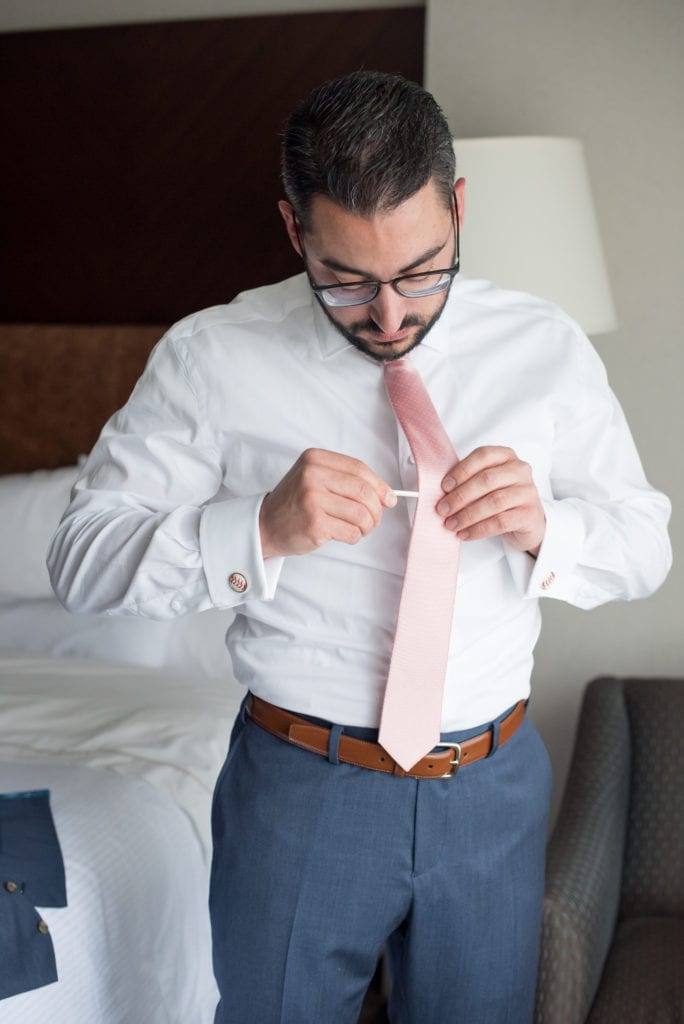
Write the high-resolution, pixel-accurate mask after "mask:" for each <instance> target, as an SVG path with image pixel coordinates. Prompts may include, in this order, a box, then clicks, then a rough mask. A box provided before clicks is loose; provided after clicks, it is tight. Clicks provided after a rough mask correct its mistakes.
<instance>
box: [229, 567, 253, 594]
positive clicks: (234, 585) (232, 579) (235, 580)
mask: <svg viewBox="0 0 684 1024" xmlns="http://www.w3.org/2000/svg"><path fill="white" fill-rule="evenodd" d="M228 586H229V587H230V589H231V590H234V591H235V593H236V594H244V592H245V590H247V587H248V586H249V584H248V583H247V577H246V576H244V575H243V574H242V573H241V572H231V574H230V576H229V577H228Z"/></svg>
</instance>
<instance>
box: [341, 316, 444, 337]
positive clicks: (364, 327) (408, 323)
mask: <svg viewBox="0 0 684 1024" xmlns="http://www.w3.org/2000/svg"><path fill="white" fill-rule="evenodd" d="M425 323H426V321H425V320H424V319H422V318H421V317H419V316H405V317H404V319H403V320H402V322H401V327H399V330H400V331H404V330H406V328H407V327H425ZM351 330H352V331H370V332H371V334H384V333H385V332H384V331H383V330H382V329H381V328H380V327H378V325H377V324H376V322H375V320H372V319H371V318H370V317H368V318H367V319H366V320H358V321H357V322H356V323H353V324H352V325H351Z"/></svg>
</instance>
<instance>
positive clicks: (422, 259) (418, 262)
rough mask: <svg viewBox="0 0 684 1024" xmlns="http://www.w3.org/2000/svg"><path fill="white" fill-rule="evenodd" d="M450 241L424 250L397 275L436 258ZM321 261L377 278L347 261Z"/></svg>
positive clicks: (342, 269)
mask: <svg viewBox="0 0 684 1024" xmlns="http://www.w3.org/2000/svg"><path fill="white" fill-rule="evenodd" d="M448 241H449V239H448V238H447V239H446V241H445V242H443V243H442V245H436V246H434V248H432V249H428V250H427V252H424V253H423V254H422V255H421V256H419V257H418V259H416V260H414V261H413V263H409V265H408V266H407V267H402V268H401V270H400V271H399V273H398V274H397V277H401V275H402V274H408V273H410V272H411V271H412V270H415V269H416V267H419V266H420V265H421V263H427V261H428V260H431V259H434V257H435V256H437V254H438V253H440V252H441V251H442V250H443V249H444V248H446V245H447V243H448ZM319 262H320V263H322V264H323V266H324V267H327V268H328V270H340V271H342V272H343V273H345V274H359V276H361V277H364V276H365V279H366V280H375V278H374V277H373V275H372V274H371V273H370V272H369V271H367V270H360V269H359V268H358V267H349V266H347V264H346V263H340V262H339V260H334V259H324V260H319Z"/></svg>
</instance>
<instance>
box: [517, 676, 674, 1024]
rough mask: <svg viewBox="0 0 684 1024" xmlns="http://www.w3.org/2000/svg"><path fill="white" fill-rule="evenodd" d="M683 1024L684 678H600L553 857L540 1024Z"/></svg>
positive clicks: (589, 701)
mask: <svg viewBox="0 0 684 1024" xmlns="http://www.w3.org/2000/svg"><path fill="white" fill-rule="evenodd" d="M683 1022H684V679H613V678H602V679H595V680H594V681H593V682H592V683H590V684H589V686H588V688H587V690H586V693H585V695H584V700H583V704H582V710H581V714H580V719H579V724H578V731H577V737H576V741H575V749H574V752H573V757H572V762H571V768H570V773H569V776H568V782H567V786H566V790H565V794H564V797H563V802H562V806H561V810H560V814H559V818H558V822H557V824H556V827H555V829H554V831H553V835H552V837H551V840H550V843H549V848H548V860H547V876H546V895H545V900H544V922H543V931H542V947H541V958H540V969H539V980H538V986H537V1002H536V1012H535V1024H683Z"/></svg>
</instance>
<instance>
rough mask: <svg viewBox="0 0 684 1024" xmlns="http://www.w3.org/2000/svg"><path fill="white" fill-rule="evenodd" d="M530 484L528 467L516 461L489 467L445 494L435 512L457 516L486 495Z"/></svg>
mask: <svg viewBox="0 0 684 1024" xmlns="http://www.w3.org/2000/svg"><path fill="white" fill-rule="evenodd" d="M531 482H532V474H531V471H530V470H529V466H527V465H526V463H524V462H520V461H519V460H517V459H516V460H515V461H514V462H505V463H503V464H502V465H498V466H490V467H488V468H487V469H482V470H480V472H479V473H477V474H476V475H475V476H472V477H470V478H469V479H468V480H466V481H465V483H462V484H460V485H459V486H458V487H456V488H454V490H452V491H451V492H450V493H449V494H446V495H445V496H444V497H443V498H442V499H441V500H440V502H439V504H438V505H437V511H438V512H439V513H440V515H443V516H448V515H458V514H459V513H460V512H461V511H462V510H463V509H465V508H468V507H469V506H470V505H472V504H473V503H474V502H476V501H479V500H480V499H481V498H483V497H485V496H486V495H490V494H492V495H495V494H497V493H498V492H500V491H502V490H505V489H507V488H509V487H516V486H525V487H529V486H530V484H531ZM495 500H499V499H495Z"/></svg>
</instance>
